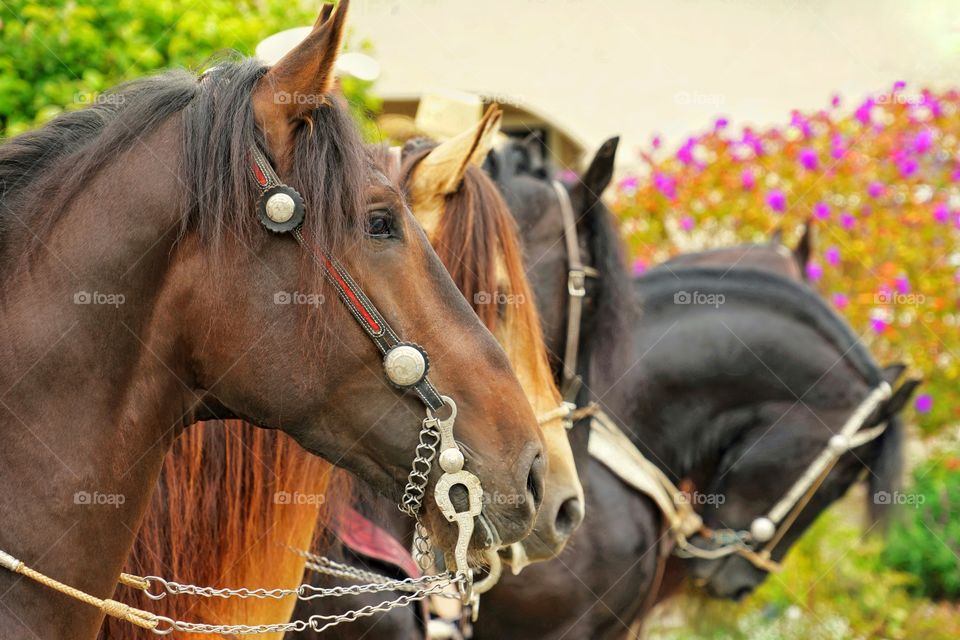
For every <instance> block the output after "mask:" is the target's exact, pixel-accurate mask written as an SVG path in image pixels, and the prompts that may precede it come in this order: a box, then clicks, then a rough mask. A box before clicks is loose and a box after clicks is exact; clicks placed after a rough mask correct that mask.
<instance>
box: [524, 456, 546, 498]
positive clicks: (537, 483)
mask: <svg viewBox="0 0 960 640" xmlns="http://www.w3.org/2000/svg"><path fill="white" fill-rule="evenodd" d="M543 466H544V463H543V455H542V454H539V453H538V454H537V455H536V457H535V458H534V459H533V463H532V464H531V465H530V473H529V474H527V491H529V492H530V495H531V496H532V497H533V508H534V509H539V508H540V504H541V503H542V502H543V486H544V479H543V476H544V473H543Z"/></svg>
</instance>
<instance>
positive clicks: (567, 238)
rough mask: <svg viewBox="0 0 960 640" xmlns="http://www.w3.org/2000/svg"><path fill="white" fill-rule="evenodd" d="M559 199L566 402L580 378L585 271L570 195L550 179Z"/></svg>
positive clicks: (572, 397)
mask: <svg viewBox="0 0 960 640" xmlns="http://www.w3.org/2000/svg"><path fill="white" fill-rule="evenodd" d="M552 185H553V190H554V191H555V192H556V194H557V199H558V200H559V201H560V216H561V218H562V219H563V240H564V242H565V243H566V246H567V294H568V303H567V338H566V342H565V345H564V349H563V371H562V376H563V378H562V380H561V384H560V392H561V394H562V395H563V399H564V400H566V401H568V402H573V401H575V400H576V397H577V393H578V392H579V390H580V386H581V384H582V380H581V378H580V376H578V375H577V351H578V350H579V348H580V321H581V319H582V317H583V297H584V296H585V295H586V293H587V292H586V288H585V285H586V277H587V274H586V271H585V270H584V268H583V262H581V260H580V242H579V240H578V238H577V220H576V218H575V217H574V214H573V205H572V204H571V203H570V195H569V194H568V193H567V189H566V187H564V186H563V185H562V184H561V183H560V182H559V181H557V180H554V181H553V182H552Z"/></svg>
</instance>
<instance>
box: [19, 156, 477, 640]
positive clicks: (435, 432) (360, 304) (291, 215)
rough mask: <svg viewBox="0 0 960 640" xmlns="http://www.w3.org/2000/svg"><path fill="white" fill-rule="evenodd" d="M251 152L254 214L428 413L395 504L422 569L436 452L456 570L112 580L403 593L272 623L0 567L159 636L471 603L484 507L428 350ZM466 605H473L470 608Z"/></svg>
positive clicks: (176, 586)
mask: <svg viewBox="0 0 960 640" xmlns="http://www.w3.org/2000/svg"><path fill="white" fill-rule="evenodd" d="M251 151H252V153H251V155H252V165H251V173H252V176H253V179H254V180H255V181H256V184H257V186H258V187H259V189H260V197H259V199H258V201H257V217H258V218H259V220H260V222H261V224H263V226H264V227H266V228H267V229H269V230H270V231H272V232H274V233H277V234H286V233H289V234H290V235H291V236H293V238H294V239H295V240H296V241H297V243H298V244H299V245H300V247H301V248H303V250H304V251H306V252H307V254H308V255H309V256H310V259H311V260H312V261H313V263H314V264H315V265H316V266H317V267H318V268H319V269H320V270H321V272H322V273H323V274H324V276H325V277H326V279H327V280H328V281H329V282H330V283H331V284H332V285H333V286H334V287H335V288H336V290H337V296H338V297H339V298H340V300H341V302H343V303H344V305H346V307H347V308H348V309H349V311H350V313H351V315H352V316H353V317H354V319H355V320H356V321H357V323H358V324H359V325H360V327H361V328H362V329H363V330H364V332H365V333H366V334H367V336H368V337H369V338H370V339H371V341H373V343H374V344H375V345H376V347H377V349H378V350H379V351H380V353H381V354H382V355H383V368H384V373H385V375H386V377H387V379H388V380H389V381H390V383H391V384H392V385H393V386H395V387H397V388H398V389H402V390H406V389H412V390H413V391H414V392H415V393H416V394H417V396H418V397H419V398H420V400H421V401H422V402H423V404H424V407H425V411H426V417H425V418H424V419H423V421H422V423H421V429H420V433H419V439H418V444H417V447H416V453H415V457H414V460H413V463H412V468H411V470H410V473H409V475H408V478H407V485H406V487H405V488H404V494H403V498H402V499H401V502H400V504H399V508H400V510H401V511H402V512H403V513H405V514H407V515H409V516H410V517H412V518H414V519H415V520H416V535H415V546H416V550H417V558H416V559H417V563H418V564H419V565H420V567H421V568H423V569H426V568H427V567H429V566H431V565H432V564H433V551H432V547H431V544H430V541H429V539H428V537H427V533H426V529H425V528H424V526H423V524H422V523H421V521H420V517H419V513H420V508H421V506H422V504H423V499H424V497H425V495H426V489H427V485H428V483H429V476H430V472H431V470H432V468H433V462H434V460H435V459H436V460H437V462H438V464H439V465H440V469H441V470H442V473H441V475H440V477H439V479H438V480H437V482H436V485H435V487H434V494H433V498H434V500H435V501H436V503H437V507H438V508H439V510H440V513H441V514H442V515H443V516H444V517H445V518H446V519H447V521H448V522H450V523H453V524H455V525H456V526H457V542H456V545H455V547H454V550H453V552H452V553H450V554H448V558H447V566H452V567H454V569H455V571H454V572H452V573H451V572H448V573H446V574H439V575H424V576H420V577H417V578H408V579H406V580H391V579H388V578H384V577H383V576H378V575H377V574H374V573H371V572H363V571H360V570H357V569H353V568H352V567H349V566H346V565H341V564H338V563H335V562H333V561H331V560H327V559H325V558H320V557H317V556H306V558H307V560H308V561H309V563H310V568H311V569H313V570H315V571H321V572H324V573H328V574H330V575H334V576H339V577H346V578H349V579H354V580H360V581H365V582H367V584H362V585H354V586H350V587H333V588H329V589H323V588H318V587H313V586H311V585H309V584H301V585H299V586H297V587H296V588H290V589H284V588H281V589H248V588H239V589H226V588H214V587H208V586H197V585H188V584H180V583H177V582H173V581H169V580H165V579H164V578H161V577H158V576H147V577H140V576H134V575H129V574H121V576H120V579H119V582H120V584H123V585H125V586H128V587H132V588H136V589H141V590H142V591H144V593H145V594H146V595H147V596H148V597H150V598H152V599H154V600H159V599H161V598H164V597H166V596H167V595H190V596H196V597H203V598H273V599H283V598H288V597H296V598H297V599H300V600H312V599H314V598H322V597H339V596H343V595H352V594H358V593H378V592H381V591H402V592H406V593H404V595H401V596H399V597H397V598H395V599H393V600H386V601H384V602H381V603H380V604H377V605H370V606H366V607H362V608H360V609H357V610H354V611H350V612H347V613H345V614H341V615H330V616H327V615H313V616H310V617H309V618H308V619H307V620H297V621H290V622H282V623H276V624H261V625H242V624H232V625H231V624H205V623H194V622H186V621H182V620H173V619H171V618H168V617H166V616H158V615H156V614H153V613H151V612H149V611H144V610H142V609H138V608H136V607H132V606H129V605H126V604H124V603H122V602H118V601H116V600H112V599H100V598H97V597H95V596H93V595H91V594H88V593H85V592H83V591H81V590H79V589H76V588H74V587H71V586H70V585H67V584H64V583H62V582H59V581H57V580H55V579H53V578H50V577H49V576H46V575H44V574H43V573H40V572H39V571H36V570H34V569H32V568H30V567H28V566H26V565H25V564H24V563H23V562H22V561H20V560H18V559H17V558H15V557H14V556H12V555H10V554H8V553H6V552H4V551H3V550H0V567H3V568H5V569H7V570H9V571H11V572H14V573H18V574H20V575H23V576H25V577H27V578H30V579H31V580H34V581H36V582H38V583H40V584H42V585H44V586H47V587H49V588H51V589H53V590H55V591H59V592H60V593H63V594H65V595H67V596H69V597H71V598H74V599H76V600H79V601H81V602H84V603H86V604H89V605H91V606H95V607H97V608H99V609H100V610H101V611H102V612H103V613H104V614H106V615H109V616H112V617H115V618H118V619H121V620H126V621H128V622H131V623H133V624H135V625H137V626H140V627H143V628H145V629H149V630H151V631H153V633H155V634H157V635H167V634H170V633H172V632H174V631H181V632H192V633H203V634H220V635H224V634H226V635H232V634H237V635H242V634H262V633H287V632H292V631H305V630H307V629H311V630H313V631H316V632H321V631H323V630H325V629H327V628H329V627H332V626H334V625H336V624H340V623H341V622H352V621H354V620H356V619H358V618H361V617H366V616H371V615H374V614H375V613H379V612H384V611H389V610H391V609H394V608H397V607H403V606H406V605H408V604H410V603H412V602H415V601H417V600H423V599H424V598H427V597H430V596H433V595H438V596H444V597H453V598H457V599H459V600H460V602H461V603H462V604H464V605H475V603H476V602H477V600H478V597H479V595H478V593H477V592H476V591H475V590H474V588H473V587H474V581H473V569H472V568H471V567H470V565H469V562H468V558H467V553H468V550H469V545H470V539H471V538H472V537H473V532H474V526H475V522H474V518H476V517H478V516H480V514H481V511H482V508H483V502H482V498H483V488H482V487H481V484H480V479H479V478H477V476H475V475H474V474H472V473H470V472H469V471H466V470H465V469H464V468H463V465H464V461H465V460H464V455H463V452H462V451H461V450H460V447H459V445H458V444H457V441H456V439H455V438H454V433H453V427H454V422H455V420H456V417H457V405H456V403H455V402H454V401H453V399H452V398H450V397H448V396H445V395H441V394H440V392H439V391H437V389H436V387H434V386H433V384H432V383H431V382H430V379H429V378H428V377H427V373H428V371H429V358H428V356H427V353H426V350H425V349H424V348H423V347H421V346H419V345H416V344H414V343H410V342H403V341H402V340H401V339H400V337H399V336H398V335H397V333H396V332H395V331H394V330H393V329H392V328H391V327H390V324H389V323H388V322H387V320H386V319H385V318H384V316H383V315H382V314H381V313H380V311H379V310H378V309H377V307H376V305H374V303H373V302H372V301H371V300H370V298H369V297H367V295H366V294H365V293H364V291H363V289H362V288H361V287H360V285H359V284H357V282H356V281H355V280H354V279H353V278H352V277H351V276H350V274H349V273H348V272H347V270H346V268H345V267H344V266H343V265H341V264H340V263H339V262H338V261H337V260H336V259H335V258H334V257H332V256H330V255H328V254H326V253H321V254H317V252H315V251H314V250H313V248H312V247H311V246H310V245H309V244H308V243H307V241H306V239H305V238H304V237H303V233H302V228H301V227H302V223H303V220H304V215H305V212H304V203H303V198H302V197H301V196H300V194H299V193H297V191H296V190H295V189H293V188H292V187H290V186H288V185H286V184H284V183H283V181H281V180H280V178H279V177H278V176H277V174H276V172H275V171H274V169H273V167H272V166H271V164H270V162H269V161H268V160H267V158H266V156H265V155H264V154H263V152H262V151H261V150H260V149H259V148H257V147H254V148H253V149H252V150H251ZM444 407H447V408H448V410H449V415H448V416H447V417H445V418H440V417H438V416H437V415H436V412H439V411H441V410H442V409H444ZM458 485H459V486H462V487H463V488H464V489H466V491H467V504H468V506H467V508H466V509H465V510H464V511H457V509H456V506H455V505H454V504H453V500H452V498H451V493H452V490H453V488H454V487H455V486H458ZM492 536H493V533H492V532H491V531H490V530H489V527H488V537H492ZM293 551H294V552H296V553H303V552H299V551H296V550H293ZM494 555H495V554H494ZM450 585H455V586H456V588H457V591H458V593H457V594H450V593H448V592H445V591H444V590H445V589H446V588H447V587H448V586H450ZM478 585H479V583H478ZM153 587H158V588H159V591H158V592H157V593H153V592H152V591H151V589H152V588H153ZM474 610H476V608H475V607H474Z"/></svg>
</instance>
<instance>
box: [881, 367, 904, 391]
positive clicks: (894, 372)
mask: <svg viewBox="0 0 960 640" xmlns="http://www.w3.org/2000/svg"><path fill="white" fill-rule="evenodd" d="M906 370H907V365H905V364H903V363H902V362H894V363H893V364H888V365H887V366H885V367H884V368H883V372H882V373H881V374H880V376H881V377H882V378H883V379H884V380H885V381H886V382H887V384H889V385H890V386H891V387H892V386H894V385H895V384H897V381H898V380H900V376H902V375H903V372H904V371H906Z"/></svg>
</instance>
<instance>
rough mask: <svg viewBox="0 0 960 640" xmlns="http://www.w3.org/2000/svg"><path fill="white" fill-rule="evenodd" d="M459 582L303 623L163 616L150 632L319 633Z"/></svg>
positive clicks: (459, 578)
mask: <svg viewBox="0 0 960 640" xmlns="http://www.w3.org/2000/svg"><path fill="white" fill-rule="evenodd" d="M434 577H435V576H431V578H434ZM463 581H464V577H463V576H455V577H453V578H448V579H444V580H441V581H439V582H437V583H436V584H434V585H432V586H430V587H425V588H421V589H418V590H417V591H415V592H413V593H408V594H405V595H402V596H399V597H397V598H394V599H393V600H384V601H383V602H381V603H379V604H375V605H367V606H365V607H361V608H360V609H354V610H352V611H348V612H346V613H342V614H339V615H319V614H318V615H312V616H310V617H309V618H307V619H306V620H295V621H292V622H282V623H278V624H260V625H245V624H206V623H199V622H185V621H183V620H174V619H172V618H168V617H166V616H158V617H157V620H158V621H159V622H160V623H161V626H158V627H157V628H156V629H154V630H153V632H154V633H155V634H157V635H167V634H170V633H173V632H174V631H180V632H184V633H203V634H220V635H231V634H232V635H253V634H258V633H289V632H291V631H306V630H307V629H311V630H313V631H315V632H317V633H320V632H322V631H325V630H327V629H329V628H330V627H333V626H336V625H338V624H340V623H343V622H354V621H356V620H358V619H359V618H365V617H369V616H372V615H374V614H376V613H383V612H387V611H390V610H392V609H396V608H399V607H405V606H407V605H409V604H410V603H412V602H416V601H418V600H423V599H424V598H427V597H430V596H432V595H442V594H443V590H444V589H445V588H446V587H447V585H449V584H459V583H461V582H463ZM164 624H166V625H167V626H166V627H163V626H162V625H164Z"/></svg>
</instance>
